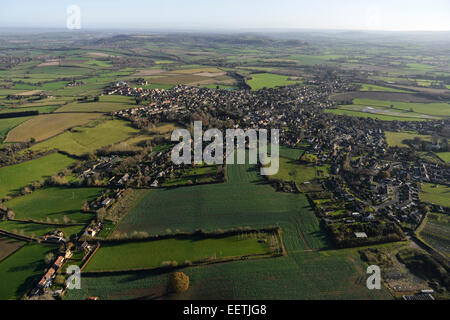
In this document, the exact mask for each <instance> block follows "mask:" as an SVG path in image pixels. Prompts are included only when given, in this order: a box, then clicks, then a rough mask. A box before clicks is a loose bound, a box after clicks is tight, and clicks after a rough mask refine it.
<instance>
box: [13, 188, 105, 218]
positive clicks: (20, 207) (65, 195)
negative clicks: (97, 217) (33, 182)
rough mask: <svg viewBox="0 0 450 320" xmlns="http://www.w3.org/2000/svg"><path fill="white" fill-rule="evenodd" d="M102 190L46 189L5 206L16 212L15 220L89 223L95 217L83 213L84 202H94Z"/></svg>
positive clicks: (14, 200)
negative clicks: (65, 220) (65, 219)
mask: <svg viewBox="0 0 450 320" xmlns="http://www.w3.org/2000/svg"><path fill="white" fill-rule="evenodd" d="M102 190H103V189H101V188H44V189H38V190H36V191H34V192H33V193H31V194H28V195H25V196H21V197H17V198H14V199H12V200H10V201H8V202H6V203H5V205H6V206H7V207H8V208H9V209H11V210H13V211H14V213H15V219H19V220H28V219H30V220H35V221H42V222H46V221H47V218H48V219H50V220H51V222H55V219H57V222H58V223H64V217H67V218H68V219H70V222H71V223H74V222H77V223H80V222H89V221H91V220H92V219H93V218H94V216H93V215H91V214H87V213H83V212H82V211H81V207H82V204H83V202H84V201H88V202H90V201H92V200H94V199H95V198H96V197H98V196H99V195H101V192H102Z"/></svg>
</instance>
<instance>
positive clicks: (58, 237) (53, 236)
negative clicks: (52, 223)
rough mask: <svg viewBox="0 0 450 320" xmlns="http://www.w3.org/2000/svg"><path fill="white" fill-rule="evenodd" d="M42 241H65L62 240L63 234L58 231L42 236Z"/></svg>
mask: <svg viewBox="0 0 450 320" xmlns="http://www.w3.org/2000/svg"><path fill="white" fill-rule="evenodd" d="M41 239H42V240H44V241H50V242H57V243H59V242H66V240H65V239H64V233H63V232H62V231H60V230H54V231H50V232H49V233H46V234H44V235H43V236H42V237H41Z"/></svg>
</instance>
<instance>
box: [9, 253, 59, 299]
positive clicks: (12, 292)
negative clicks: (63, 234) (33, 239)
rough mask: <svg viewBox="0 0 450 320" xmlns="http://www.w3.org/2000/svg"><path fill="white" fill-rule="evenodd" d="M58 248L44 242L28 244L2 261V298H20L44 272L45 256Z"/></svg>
mask: <svg viewBox="0 0 450 320" xmlns="http://www.w3.org/2000/svg"><path fill="white" fill-rule="evenodd" d="M55 249H57V247H56V246H51V245H44V244H40V245H37V244H27V245H25V246H24V247H22V248H21V249H19V250H18V251H17V252H15V253H14V254H12V255H11V256H9V257H8V258H6V259H5V260H3V261H2V262H0V283H1V284H2V285H1V286H0V300H8V299H20V298H21V297H22V296H23V295H24V294H25V293H26V291H27V290H28V289H29V288H30V287H31V286H32V285H33V284H34V282H37V281H39V277H40V276H41V275H43V273H44V268H45V265H44V257H45V255H46V254H47V253H49V252H51V251H54V250H55Z"/></svg>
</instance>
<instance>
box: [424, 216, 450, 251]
mask: <svg viewBox="0 0 450 320" xmlns="http://www.w3.org/2000/svg"><path fill="white" fill-rule="evenodd" d="M424 223H425V226H424V227H422V228H421V230H420V232H419V235H420V237H421V238H422V239H424V240H425V242H427V243H428V244H429V245H431V246H432V247H433V248H435V249H436V250H438V251H440V252H442V253H443V254H445V255H450V217H449V216H448V215H446V214H441V213H434V212H430V213H429V214H428V215H427V218H426V220H425V221H424Z"/></svg>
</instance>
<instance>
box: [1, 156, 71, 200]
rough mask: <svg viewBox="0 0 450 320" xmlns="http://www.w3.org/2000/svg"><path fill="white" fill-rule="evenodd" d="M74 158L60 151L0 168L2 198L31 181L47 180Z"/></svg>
mask: <svg viewBox="0 0 450 320" xmlns="http://www.w3.org/2000/svg"><path fill="white" fill-rule="evenodd" d="M74 162H75V160H74V159H72V158H70V157H67V156H65V155H62V154H59V153H52V154H50V155H48V156H44V157H41V158H38V159H36V160H31V161H27V162H23V163H20V164H15V165H12V166H7V167H2V168H0V198H2V197H4V196H6V195H8V194H14V193H17V192H19V191H20V189H21V188H23V187H25V186H27V185H28V184H30V183H31V182H34V181H40V180H45V179H47V178H49V177H50V176H52V175H54V174H56V173H58V172H59V171H60V170H62V169H64V168H67V167H68V166H70V165H72V164H73V163H74Z"/></svg>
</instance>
